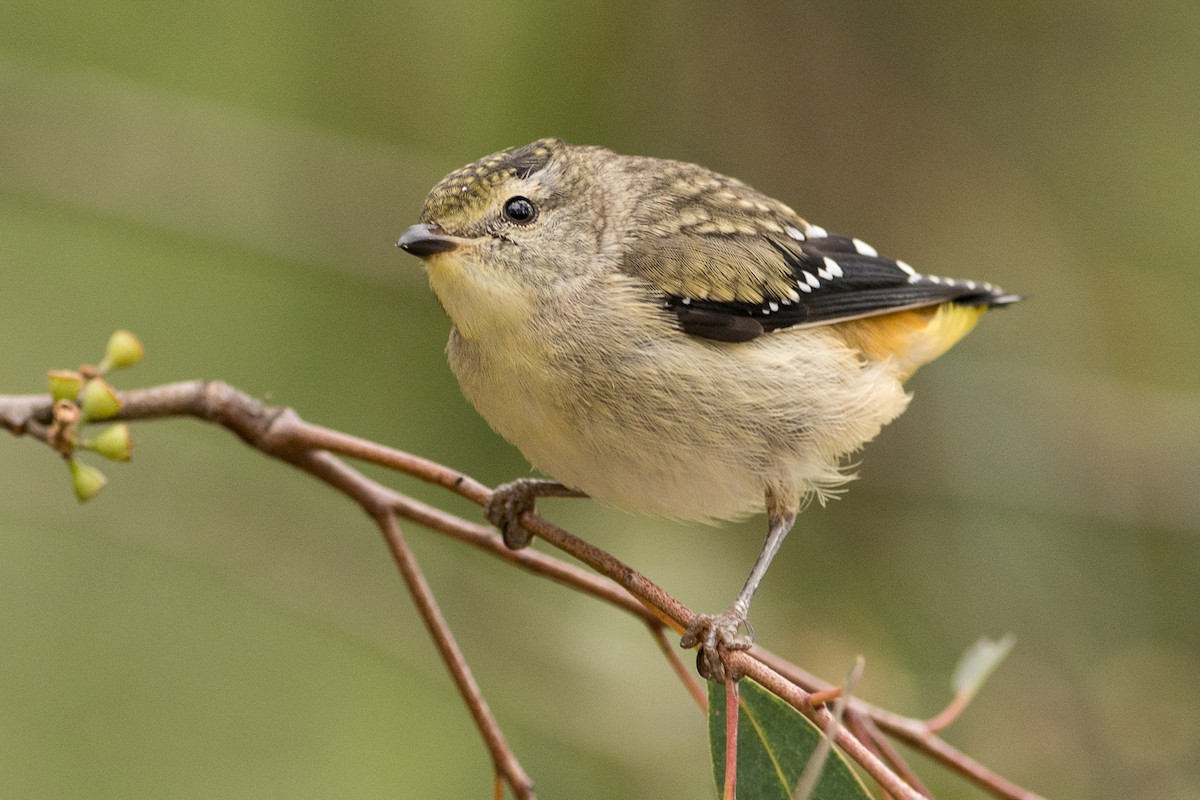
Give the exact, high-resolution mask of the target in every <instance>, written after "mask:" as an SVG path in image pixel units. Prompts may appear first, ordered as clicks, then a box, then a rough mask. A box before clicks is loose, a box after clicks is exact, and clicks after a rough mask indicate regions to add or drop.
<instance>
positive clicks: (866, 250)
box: [854, 239, 879, 257]
mask: <svg viewBox="0 0 1200 800" xmlns="http://www.w3.org/2000/svg"><path fill="white" fill-rule="evenodd" d="M854 249H855V250H857V251H858V252H859V253H861V254H862V255H864V256H872V257H874V256H878V255H879V251H878V250H876V249H875V248H874V247H871V245H869V244H867V243H866V242H864V241H863V240H862V239H855V240H854Z"/></svg>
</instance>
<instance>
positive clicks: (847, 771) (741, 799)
mask: <svg viewBox="0 0 1200 800" xmlns="http://www.w3.org/2000/svg"><path fill="white" fill-rule="evenodd" d="M739 694H740V696H739V702H738V754H737V797H738V800H791V797H792V790H793V789H794V788H795V786H796V784H797V782H799V780H800V773H801V772H803V771H804V765H805V764H807V763H808V758H809V755H811V753H812V751H813V749H814V748H816V746H817V743H818V742H819V741H820V740H821V736H822V733H821V731H820V730H819V729H818V728H817V726H816V725H814V724H813V723H811V722H809V721H808V719H807V718H806V717H804V716H803V715H802V714H801V713H800V712H798V711H796V709H794V708H792V707H791V706H789V705H788V704H787V703H785V702H783V701H782V700H780V699H779V698H778V697H776V696H775V695H773V694H771V693H770V692H768V691H767V690H766V689H764V688H763V687H761V686H759V685H758V684H757V683H754V682H753V681H751V680H749V679H745V680H743V681H742V682H741V685H740V688H739ZM708 741H709V747H710V748H711V750H712V760H713V776H714V777H715V779H716V782H717V794H718V796H719V795H720V793H721V790H722V787H723V786H724V785H725V684H723V683H714V682H711V681H710V682H709V684H708ZM812 800H871V793H870V792H868V791H867V787H866V786H864V785H863V783H862V781H860V780H859V779H858V776H857V775H856V774H855V773H854V770H852V769H851V768H850V765H849V764H848V763H846V760H845V758H844V757H843V756H842V754H841V753H840V752H838V750H837V749H836V748H835V749H834V750H833V753H832V754H831V755H830V757H829V759H828V760H827V761H826V762H825V768H824V771H823V772H822V773H821V779H820V780H819V781H818V782H817V788H816V790H815V791H814V792H813V794H812Z"/></svg>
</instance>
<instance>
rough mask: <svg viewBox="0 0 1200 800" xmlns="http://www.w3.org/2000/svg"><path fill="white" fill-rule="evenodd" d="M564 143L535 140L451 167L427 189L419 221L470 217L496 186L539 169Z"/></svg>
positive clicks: (447, 223) (488, 199)
mask: <svg viewBox="0 0 1200 800" xmlns="http://www.w3.org/2000/svg"><path fill="white" fill-rule="evenodd" d="M565 147H566V145H565V144H564V143H563V141H562V140H561V139H538V140H537V141H536V142H532V143H530V144H527V145H522V146H520V147H510V148H508V149H507V150H501V151H500V152H498V153H492V154H491V155H490V156H484V157H483V158H481V159H479V160H478V161H475V162H473V163H471V164H467V165H466V166H465V167H460V168H459V169H456V170H454V172H451V173H450V174H449V175H447V176H446V177H445V178H442V180H441V182H440V183H438V185H437V186H435V187H433V189H432V190H431V191H430V192H429V196H428V197H427V198H426V199H425V208H424V209H423V210H422V211H421V221H422V222H436V223H441V224H442V225H445V226H451V225H452V223H453V221H455V220H470V219H473V218H475V217H476V216H478V214H479V213H480V212H481V211H482V210H483V208H484V207H486V206H487V204H488V203H489V202H491V200H492V197H493V193H494V192H495V190H496V187H497V186H500V185H501V184H503V183H504V182H505V181H507V180H510V179H511V178H528V177H529V176H530V175H532V174H534V173H536V172H538V171H540V170H542V169H544V168H545V166H546V165H547V164H548V163H550V159H551V158H553V157H554V155H555V154H556V153H558V152H560V151H561V150H562V149H563V148H565Z"/></svg>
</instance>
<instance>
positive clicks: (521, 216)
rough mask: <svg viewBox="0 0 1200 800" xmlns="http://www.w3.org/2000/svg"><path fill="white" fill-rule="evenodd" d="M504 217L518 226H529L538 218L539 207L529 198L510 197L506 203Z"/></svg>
mask: <svg viewBox="0 0 1200 800" xmlns="http://www.w3.org/2000/svg"><path fill="white" fill-rule="evenodd" d="M504 216H505V218H506V219H509V220H512V221H513V222H515V223H517V224H518V225H528V224H529V223H531V222H533V220H534V218H535V217H537V206H535V205H534V204H533V201H532V200H530V199H529V198H528V197H521V196H519V195H518V196H517V197H510V198H508V199H507V200H505V201H504Z"/></svg>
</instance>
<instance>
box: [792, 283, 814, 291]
mask: <svg viewBox="0 0 1200 800" xmlns="http://www.w3.org/2000/svg"><path fill="white" fill-rule="evenodd" d="M796 288H797V289H799V290H800V291H802V292H804V293H805V294H809V293H811V292H812V287H811V286H809V285H808V284H807V283H802V282H801V281H796Z"/></svg>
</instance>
